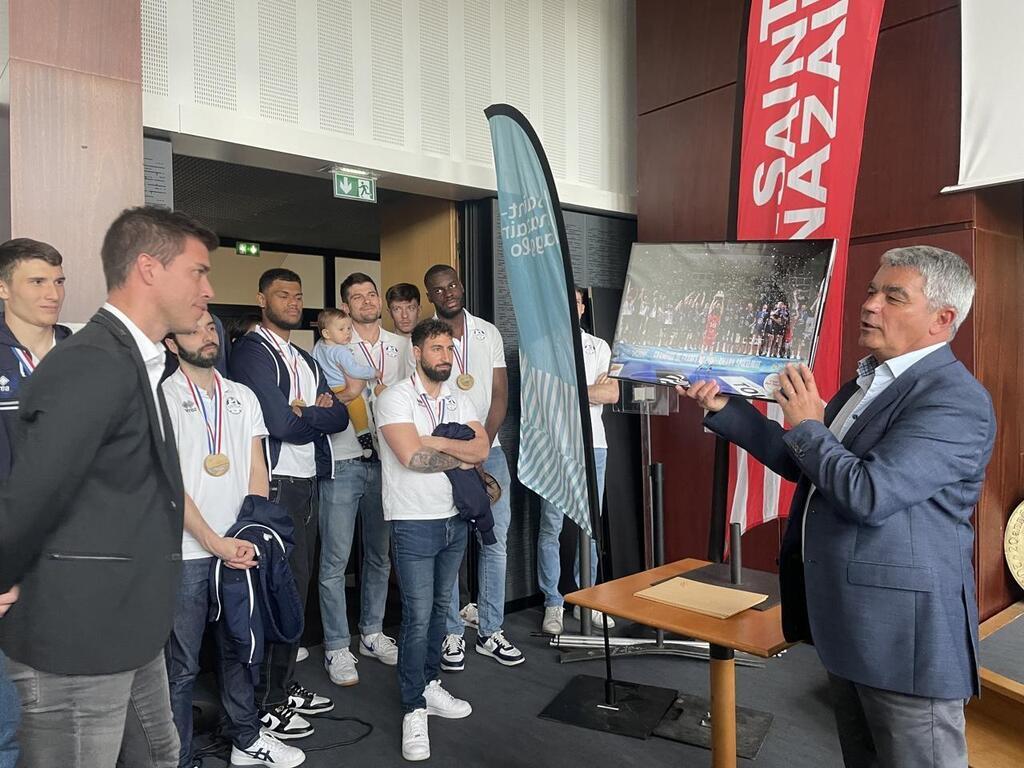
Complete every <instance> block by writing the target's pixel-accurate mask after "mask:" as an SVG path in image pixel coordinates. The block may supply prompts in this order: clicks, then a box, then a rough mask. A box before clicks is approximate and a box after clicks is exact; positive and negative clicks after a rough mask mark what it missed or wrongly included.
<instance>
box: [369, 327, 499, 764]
mask: <svg viewBox="0 0 1024 768" xmlns="http://www.w3.org/2000/svg"><path fill="white" fill-rule="evenodd" d="M412 344H413V353H414V355H415V359H416V372H415V373H414V374H413V375H412V376H410V377H409V378H408V379H405V380H403V381H401V382H398V383H397V384H395V385H394V386H392V387H389V388H388V389H387V390H385V391H384V393H383V394H382V395H381V396H380V399H379V400H378V402H377V425H378V427H379V429H380V434H381V462H382V464H383V469H384V516H385V517H386V518H387V519H388V520H389V521H390V523H391V540H392V543H393V545H394V555H395V567H396V569H397V570H398V584H399V589H400V591H401V594H402V626H401V630H400V631H399V636H398V682H399V688H400V691H401V698H402V709H403V711H404V713H405V716H404V719H403V721H402V756H403V757H404V758H405V759H406V760H426V759H427V758H429V757H430V740H429V736H428V733H427V716H428V715H437V716H439V717H447V718H461V717H467V716H468V715H469V714H470V713H471V712H472V711H473V709H472V707H471V706H470V705H469V702H466V701H462V700H460V699H456V698H455V697H453V696H452V695H451V694H450V693H448V692H447V691H446V690H445V689H444V688H442V687H441V681H440V680H439V679H438V673H439V668H440V661H441V641H442V639H443V638H444V634H445V621H446V613H447V609H448V601H449V599H450V598H451V595H452V591H453V589H455V588H457V585H456V580H457V578H458V573H459V564H460V563H461V562H462V556H463V553H464V552H465V549H466V539H467V525H468V524H467V523H466V522H465V521H463V520H462V519H461V518H460V517H459V514H458V512H457V510H456V508H455V501H454V498H453V493H452V484H451V482H450V481H449V479H448V478H447V477H446V476H445V475H444V474H443V473H444V472H445V471H447V470H452V469H459V468H463V469H467V468H472V467H473V466H474V465H476V464H479V463H480V462H482V461H483V460H484V459H485V458H486V457H487V453H488V446H489V444H490V442H489V440H488V437H487V433H486V431H485V430H484V426H483V424H481V422H480V419H479V417H478V416H477V411H476V407H475V406H474V404H473V401H472V399H471V398H470V397H468V396H467V395H466V394H465V393H463V392H461V391H460V390H458V389H457V388H454V387H451V386H449V384H448V378H449V376H451V374H452V357H453V344H452V337H451V331H450V330H449V328H448V326H447V325H446V324H445V323H443V322H441V321H439V320H424V321H423V322H421V323H419V324H418V325H417V326H416V327H415V328H413V331H412ZM449 422H456V423H459V424H465V425H467V426H469V427H471V428H472V430H473V432H474V433H475V437H474V438H473V439H472V440H466V441H463V440H449V439H447V438H442V437H433V436H432V435H433V432H434V430H435V429H436V428H437V426H438V425H439V424H445V423H449Z"/></svg>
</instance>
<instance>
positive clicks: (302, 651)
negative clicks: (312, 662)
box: [295, 645, 309, 664]
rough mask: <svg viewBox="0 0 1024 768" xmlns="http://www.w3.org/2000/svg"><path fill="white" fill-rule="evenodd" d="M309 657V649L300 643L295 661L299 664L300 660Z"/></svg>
mask: <svg viewBox="0 0 1024 768" xmlns="http://www.w3.org/2000/svg"><path fill="white" fill-rule="evenodd" d="M308 658H309V650H308V649H306V648H305V647H303V646H301V645H300V646H299V650H297V651H296V652H295V663H296V664H297V663H298V662H300V661H305V660H306V659H308Z"/></svg>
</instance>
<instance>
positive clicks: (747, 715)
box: [654, 694, 773, 760]
mask: <svg viewBox="0 0 1024 768" xmlns="http://www.w3.org/2000/svg"><path fill="white" fill-rule="evenodd" d="M710 711H711V703H710V702H709V701H708V700H707V699H704V698H700V697H698V696H691V695H690V694H679V697H678V698H677V699H676V700H675V702H673V704H672V706H671V708H670V709H669V710H668V712H666V713H665V716H664V717H663V718H662V719H661V722H660V723H658V726H657V728H655V729H654V735H655V736H658V737H660V738H662V739H670V740H671V741H681V742H683V743H684V744H692V745H693V746H695V747H703V748H704V749H711V722H710V721H711V717H710V715H709V714H708V713H709V712H710ZM772 719H773V716H772V713H771V712H762V711H761V710H758V709H748V708H747V707H736V754H737V755H738V756H739V757H744V758H747V759H749V760H753V759H754V758H755V757H757V753H758V752H759V751H760V750H761V745H762V744H764V740H765V738H766V737H767V736H768V729H769V728H770V727H771V724H772Z"/></svg>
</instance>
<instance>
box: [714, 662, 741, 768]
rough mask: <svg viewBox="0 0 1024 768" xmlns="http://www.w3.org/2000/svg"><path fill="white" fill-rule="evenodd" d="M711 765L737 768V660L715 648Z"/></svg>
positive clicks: (722, 767) (720, 767)
mask: <svg viewBox="0 0 1024 768" xmlns="http://www.w3.org/2000/svg"><path fill="white" fill-rule="evenodd" d="M710 650H711V765H712V768H736V659H735V655H736V654H735V653H734V651H733V650H732V648H723V647H722V646H720V645H714V644H712V645H711V649H710Z"/></svg>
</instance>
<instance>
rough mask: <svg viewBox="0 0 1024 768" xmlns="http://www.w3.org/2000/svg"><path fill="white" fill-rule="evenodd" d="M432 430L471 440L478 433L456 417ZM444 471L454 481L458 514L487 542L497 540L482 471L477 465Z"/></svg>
mask: <svg viewBox="0 0 1024 768" xmlns="http://www.w3.org/2000/svg"><path fill="white" fill-rule="evenodd" d="M432 434H433V435H434V437H446V438H448V439H449V440H472V439H473V438H474V437H476V432H474V431H473V429H472V428H471V427H467V426H466V425H465V424H459V423H458V422H454V421H449V422H446V423H444V424H438V425H437V428H436V429H435V430H434V431H433V433H432ZM445 475H447V476H448V481H449V482H450V483H451V484H452V498H453V499H454V500H455V508H456V509H457V510H459V517H460V518H462V519H463V520H465V521H466V522H467V523H469V524H470V525H472V526H473V527H474V528H475V529H476V530H477V531H479V532H480V539H481V541H483V543H484V544H495V543H497V541H498V538H497V537H496V536H495V535H494V515H493V514H492V513H491V500H490V498H489V497H488V496H487V486H485V485H484V479H483V478H482V477H480V473H479V472H477V471H476V470H475V469H449V470H447V471H446V472H445Z"/></svg>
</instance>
